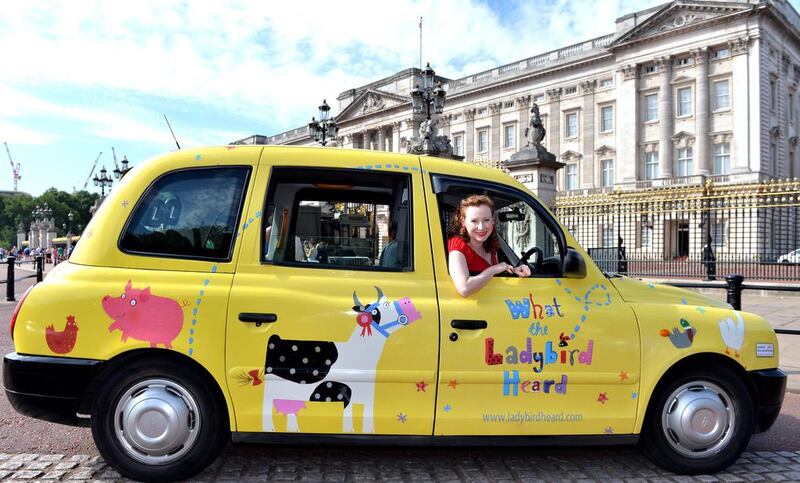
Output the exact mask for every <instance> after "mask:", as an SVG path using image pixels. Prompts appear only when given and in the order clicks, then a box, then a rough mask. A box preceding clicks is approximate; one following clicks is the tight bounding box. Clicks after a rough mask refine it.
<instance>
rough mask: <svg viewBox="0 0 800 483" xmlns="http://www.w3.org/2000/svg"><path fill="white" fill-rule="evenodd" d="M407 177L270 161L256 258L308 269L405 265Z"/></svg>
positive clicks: (409, 265) (408, 219)
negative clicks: (288, 165) (282, 165)
mask: <svg viewBox="0 0 800 483" xmlns="http://www.w3.org/2000/svg"><path fill="white" fill-rule="evenodd" d="M409 200H410V176H409V175H405V174H399V173H397V174H395V173H385V172H384V173H368V172H359V171H355V172H354V171H350V170H327V169H313V168H308V169H296V168H293V169H284V168H275V169H274V170H273V175H272V179H271V182H270V186H269V192H268V196H267V206H266V209H265V213H267V216H266V217H265V224H264V232H263V242H262V260H263V261H264V262H271V263H280V264H299V265H302V266H304V267H308V268H319V267H326V268H354V269H366V270H410V269H411V268H412V267H413V263H412V257H411V253H412V250H411V242H410V240H411V215H410V214H411V207H410V204H409Z"/></svg>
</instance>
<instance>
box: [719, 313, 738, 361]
mask: <svg viewBox="0 0 800 483" xmlns="http://www.w3.org/2000/svg"><path fill="white" fill-rule="evenodd" d="M735 314H736V319H737V320H738V323H736V322H734V321H733V319H732V318H730V317H725V318H724V319H722V320H720V321H719V322H717V323H718V324H719V334H720V335H721V336H722V341H723V342H725V353H726V354H728V355H731V351H730V349H733V353H734V354H735V355H736V357H739V349H741V348H742V344H743V343H744V320H743V319H742V316H741V314H739V312H735Z"/></svg>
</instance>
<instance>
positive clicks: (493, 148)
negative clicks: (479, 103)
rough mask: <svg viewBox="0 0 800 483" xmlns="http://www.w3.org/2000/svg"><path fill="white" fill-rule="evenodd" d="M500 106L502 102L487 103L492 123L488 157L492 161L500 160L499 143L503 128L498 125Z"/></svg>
mask: <svg viewBox="0 0 800 483" xmlns="http://www.w3.org/2000/svg"><path fill="white" fill-rule="evenodd" d="M502 107H503V103H502V102H493V103H491V104H489V113H490V114H491V116H492V124H491V127H490V128H489V129H490V130H489V132H490V133H491V134H490V136H489V159H490V160H492V161H499V160H500V150H501V147H500V143H501V142H502V141H501V138H502V136H501V131H502V130H503V126H501V125H500V109H501V108H502Z"/></svg>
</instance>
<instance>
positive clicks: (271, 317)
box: [239, 312, 278, 327]
mask: <svg viewBox="0 0 800 483" xmlns="http://www.w3.org/2000/svg"><path fill="white" fill-rule="evenodd" d="M239 320H240V321H242V322H253V323H255V324H256V327H261V324H271V323H273V322H277V321H278V316H277V315H275V314H257V313H252V312H242V313H240V314H239Z"/></svg>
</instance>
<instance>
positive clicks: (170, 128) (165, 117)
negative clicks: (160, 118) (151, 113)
mask: <svg viewBox="0 0 800 483" xmlns="http://www.w3.org/2000/svg"><path fill="white" fill-rule="evenodd" d="M164 120H165V121H167V127H168V128H169V132H170V133H171V134H172V139H174V140H175V146H178V150H179V151H180V149H181V145H180V144H178V138H176V137H175V133H174V132H173V131H172V126H170V125H169V119H167V115H166V114H164Z"/></svg>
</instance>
